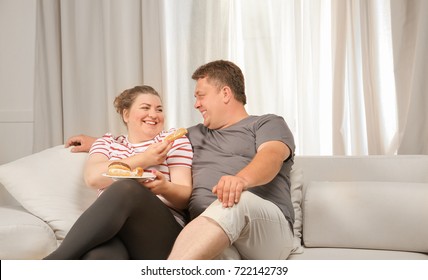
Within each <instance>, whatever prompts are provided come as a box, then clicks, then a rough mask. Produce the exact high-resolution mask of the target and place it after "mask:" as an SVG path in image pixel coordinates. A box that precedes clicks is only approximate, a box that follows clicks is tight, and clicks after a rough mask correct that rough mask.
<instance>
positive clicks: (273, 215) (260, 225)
mask: <svg viewBox="0 0 428 280" xmlns="http://www.w3.org/2000/svg"><path fill="white" fill-rule="evenodd" d="M201 216H204V217H207V218H210V219H212V220H214V221H216V222H217V223H218V224H219V225H220V227H221V228H222V229H223V230H224V232H225V233H226V234H227V236H228V237H229V240H230V243H231V244H232V246H231V248H228V249H227V250H225V252H224V253H223V254H222V255H220V256H219V257H218V259H237V258H238V259H239V258H242V259H272V260H273V259H275V260H278V259H286V258H287V257H288V255H289V254H290V252H291V250H292V248H293V233H292V230H291V229H290V224H289V223H288V221H287V220H286V219H285V217H284V214H283V213H282V212H281V210H280V209H279V208H278V206H276V205H275V204H274V203H272V202H270V201H268V200H265V199H263V198H260V197H259V196H257V195H255V194H253V193H251V192H248V191H245V192H243V193H242V195H241V199H240V201H239V203H238V204H235V205H234V206H233V207H231V208H224V207H223V206H222V204H221V203H220V202H219V201H218V200H216V201H215V202H213V203H212V204H211V205H210V206H209V207H208V208H207V209H206V210H205V211H204V212H203V213H202V214H201ZM235 249H236V250H237V251H238V252H239V255H240V257H239V256H237V254H236V250H235Z"/></svg>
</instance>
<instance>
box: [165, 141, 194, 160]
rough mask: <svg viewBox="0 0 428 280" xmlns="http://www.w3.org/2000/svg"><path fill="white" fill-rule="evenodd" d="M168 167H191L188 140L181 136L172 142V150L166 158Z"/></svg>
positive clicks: (190, 147)
mask: <svg viewBox="0 0 428 280" xmlns="http://www.w3.org/2000/svg"><path fill="white" fill-rule="evenodd" d="M166 162H167V164H168V166H170V167H173V166H184V167H189V168H191V167H192V162H193V150H192V146H191V144H190V141H189V139H188V138H187V137H186V136H183V137H181V138H179V139H177V140H175V141H174V144H173V146H172V149H171V150H170V151H169V153H168V156H167V158H166Z"/></svg>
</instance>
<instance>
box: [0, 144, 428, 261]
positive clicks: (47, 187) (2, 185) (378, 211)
mask: <svg viewBox="0 0 428 280" xmlns="http://www.w3.org/2000/svg"><path fill="white" fill-rule="evenodd" d="M86 156H87V155H86V154H74V153H71V152H70V151H69V150H68V149H65V148H63V147H62V146H56V147H53V148H50V149H47V150H44V151H42V152H40V153H36V154H33V155H30V156H28V157H25V158H22V159H19V160H16V161H14V162H11V163H8V164H4V165H2V166H0V259H41V258H43V257H44V256H45V255H47V254H48V253H49V252H51V251H52V250H54V249H55V248H56V247H57V246H58V244H59V243H60V242H61V240H62V239H63V238H64V236H65V235H66V233H67V231H68V230H69V228H70V227H71V225H72V224H73V223H74V221H75V220H76V219H77V217H78V216H79V215H80V213H82V211H84V209H86V208H87V207H88V206H89V205H90V204H91V203H92V202H93V201H94V200H95V198H96V192H95V191H94V190H91V189H89V188H87V187H85V185H84V182H83V179H82V169H83V163H84V161H85V159H86ZM291 177H292V198H293V204H294V208H295V213H296V222H295V225H294V226H295V229H294V230H295V248H294V251H293V253H292V255H290V257H289V259H291V260H300V259H311V260H317V259H428V156H426V155H425V156H363V157H342V156H325V157H323V156H297V157H296V159H295V165H294V167H293V171H292V176H291Z"/></svg>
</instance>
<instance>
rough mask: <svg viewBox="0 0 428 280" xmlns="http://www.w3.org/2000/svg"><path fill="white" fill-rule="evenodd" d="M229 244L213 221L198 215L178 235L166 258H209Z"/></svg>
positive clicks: (223, 233)
mask: <svg viewBox="0 0 428 280" xmlns="http://www.w3.org/2000/svg"><path fill="white" fill-rule="evenodd" d="M229 245H230V242H229V238H228V237H227V235H226V233H225V232H224V231H223V229H222V228H221V227H220V226H219V225H218V224H217V223H216V222H215V221H213V220H211V219H209V218H207V217H203V216H199V217H197V218H196V219H194V220H193V221H191V222H190V223H189V224H188V225H187V226H185V227H184V229H183V230H182V231H181V233H180V234H179V235H178V237H177V240H176V241H175V244H174V246H173V248H172V251H171V254H170V256H169V258H168V259H171V260H209V259H213V258H215V257H217V256H218V255H220V253H222V252H223V251H224V250H225V249H226V248H227V247H229Z"/></svg>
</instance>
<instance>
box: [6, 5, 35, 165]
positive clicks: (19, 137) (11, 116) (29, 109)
mask: <svg viewBox="0 0 428 280" xmlns="http://www.w3.org/2000/svg"><path fill="white" fill-rule="evenodd" d="M35 3H36V1H28V0H0V133H1V137H0V164H2V163H6V162H10V161H12V160H15V159H18V158H20V157H22V156H25V155H29V154H31V152H32V143H33V139H32V137H33V131H32V130H33V86H34V71H33V69H34V55H35V32H36V28H35V26H36V4H35Z"/></svg>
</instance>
